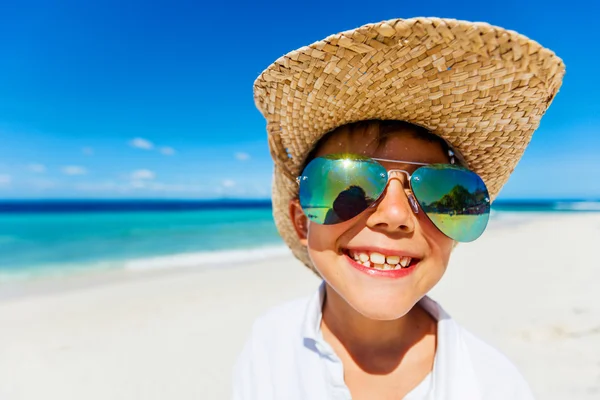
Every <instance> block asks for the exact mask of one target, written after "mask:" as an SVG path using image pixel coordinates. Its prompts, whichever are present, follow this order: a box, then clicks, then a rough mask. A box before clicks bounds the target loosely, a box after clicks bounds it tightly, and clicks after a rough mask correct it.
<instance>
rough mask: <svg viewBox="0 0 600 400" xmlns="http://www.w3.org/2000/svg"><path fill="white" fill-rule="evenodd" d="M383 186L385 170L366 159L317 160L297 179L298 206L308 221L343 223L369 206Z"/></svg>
mask: <svg viewBox="0 0 600 400" xmlns="http://www.w3.org/2000/svg"><path fill="white" fill-rule="evenodd" d="M386 183H387V171H386V169H385V168H384V167H383V166H382V165H381V164H379V163H378V162H377V161H374V160H372V159H370V158H366V157H362V156H359V155H354V154H330V155H327V156H325V157H318V158H315V159H314V160H312V161H311V162H310V163H309V164H308V165H307V166H306V168H305V169H304V171H303V173H302V176H301V177H300V193H299V199H300V205H301V207H302V210H303V211H304V213H305V214H306V215H307V216H308V218H309V219H310V220H311V221H314V222H317V223H320V224H326V225H331V224H336V223H339V222H344V221H347V220H349V219H351V218H354V217H355V216H357V215H358V214H360V213H361V212H363V211H364V210H366V209H367V208H368V207H369V206H370V205H371V204H373V202H374V201H375V200H376V199H377V198H378V197H379V196H380V195H381V193H382V192H383V190H384V188H385V185H386Z"/></svg>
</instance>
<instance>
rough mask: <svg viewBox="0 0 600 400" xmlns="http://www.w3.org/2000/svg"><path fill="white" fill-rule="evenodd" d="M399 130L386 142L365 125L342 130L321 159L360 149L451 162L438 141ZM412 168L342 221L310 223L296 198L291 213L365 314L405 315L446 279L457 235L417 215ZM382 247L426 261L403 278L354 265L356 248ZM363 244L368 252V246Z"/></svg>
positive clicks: (330, 277)
mask: <svg viewBox="0 0 600 400" xmlns="http://www.w3.org/2000/svg"><path fill="white" fill-rule="evenodd" d="M408 129H410V128H407V129H405V130H401V131H397V132H393V133H392V134H390V135H388V136H387V140H386V141H385V145H382V146H378V144H377V140H376V137H373V136H370V135H369V134H367V133H365V132H364V131H361V132H348V131H340V132H337V133H334V134H332V135H331V136H330V137H328V138H327V139H325V141H324V142H323V143H322V144H321V145H320V147H319V149H318V152H317V153H316V155H315V156H316V157H320V156H324V155H326V154H331V153H341V152H348V153H355V154H362V155H367V156H370V157H375V158H383V159H391V160H402V161H416V162H425V163H448V162H449V159H448V155H447V154H445V153H444V151H443V149H442V148H441V146H440V145H439V144H438V143H432V142H428V141H425V140H423V139H420V138H418V137H417V136H416V132H414V131H412V130H408ZM382 164H383V165H384V166H385V167H386V168H387V169H388V170H391V169H404V170H407V171H408V172H411V173H412V171H414V170H415V169H416V168H417V166H415V165H410V164H398V163H385V162H382ZM405 181H406V176H405V175H404V174H394V175H393V178H392V179H390V181H389V183H388V186H387V188H386V191H385V192H384V194H383V197H382V198H381V200H380V201H379V202H378V203H377V205H376V206H374V207H372V208H369V209H368V210H366V211H364V212H363V213H361V214H359V215H358V216H356V217H355V218H353V219H351V220H349V221H346V222H342V223H339V224H335V225H320V224H316V223H312V222H310V221H309V220H308V219H307V218H306V216H305V215H304V214H303V213H302V210H301V208H300V206H299V204H298V202H297V200H296V201H292V203H291V204H290V213H291V217H292V220H293V222H294V225H295V227H296V231H297V233H298V235H299V237H300V239H301V241H302V243H303V244H305V245H307V246H308V254H309V256H310V258H311V260H312V262H313V264H314V265H315V267H316V268H317V270H318V271H319V273H320V274H321V276H322V277H323V279H325V281H326V282H327V283H328V284H329V285H330V286H331V287H332V288H333V289H334V290H335V292H336V293H337V294H338V295H339V296H340V297H341V298H343V299H344V300H345V301H346V302H347V303H348V304H349V305H350V306H351V307H352V308H354V309H355V310H356V311H358V312H359V313H361V314H362V315H364V316H365V317H368V318H371V319H377V320H392V319H397V318H400V317H402V316H404V315H405V314H406V313H408V311H410V309H411V308H412V307H413V306H414V305H415V304H416V302H417V301H419V300H420V299H421V298H422V297H423V296H424V295H425V294H427V292H428V291H429V290H430V289H431V288H433V286H435V284H436V283H437V282H438V281H439V280H440V279H441V277H442V275H443V274H444V272H445V270H446V266H447V265H448V259H449V257H450V253H451V251H452V247H453V240H452V239H450V238H448V237H447V236H445V235H444V234H443V233H441V232H440V231H439V230H438V229H437V228H436V227H435V226H434V225H433V223H432V222H431V221H430V220H429V219H428V218H427V216H425V215H424V213H423V211H422V210H419V213H418V214H415V213H414V212H413V211H412V209H411V207H410V204H409V201H408V197H407V192H406V190H407V189H408V185H407V182H405ZM373 247H376V248H380V249H382V250H383V251H381V253H383V254H384V255H386V253H388V254H391V253H392V252H402V253H408V254H413V255H416V256H417V258H418V260H419V261H418V263H417V264H416V265H415V266H413V267H411V268H410V269H411V272H410V273H409V274H407V275H405V276H402V277H396V278H390V277H384V276H373V275H372V274H368V273H365V272H363V271H361V270H360V269H357V268H356V267H354V266H353V265H352V261H351V260H350V258H349V257H348V253H349V249H352V250H353V251H354V252H357V251H358V252H362V253H371V251H369V250H368V249H369V248H373ZM361 249H363V250H361Z"/></svg>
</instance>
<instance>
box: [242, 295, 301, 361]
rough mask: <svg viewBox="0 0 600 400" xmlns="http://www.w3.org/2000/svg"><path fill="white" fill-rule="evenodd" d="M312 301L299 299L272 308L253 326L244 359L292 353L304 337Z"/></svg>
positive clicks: (243, 354) (257, 319) (243, 353)
mask: <svg viewBox="0 0 600 400" xmlns="http://www.w3.org/2000/svg"><path fill="white" fill-rule="evenodd" d="M308 302H309V298H308V297H307V298H304V297H303V298H299V299H295V300H292V301H288V302H286V303H283V304H280V305H277V306H275V307H272V308H270V309H269V310H267V311H266V312H265V313H263V314H262V315H260V316H259V317H258V318H256V320H255V321H254V323H253V324H252V329H251V331H250V334H249V336H248V337H247V339H246V344H245V349H244V351H243V352H242V356H241V358H242V359H243V358H254V357H255V356H258V357H259V358H260V359H265V358H266V359H268V358H269V354H272V355H278V356H282V355H283V354H284V353H286V352H289V351H291V350H292V347H293V345H294V344H295V343H297V342H298V341H299V338H300V337H301V335H302V324H303V321H304V316H305V314H306V309H307V306H308ZM244 356H245V357H244Z"/></svg>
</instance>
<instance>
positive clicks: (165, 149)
mask: <svg viewBox="0 0 600 400" xmlns="http://www.w3.org/2000/svg"><path fill="white" fill-rule="evenodd" d="M160 152H161V153H163V154H164V155H165V156H172V155H173V154H175V149H174V148H172V147H163V148H161V149H160Z"/></svg>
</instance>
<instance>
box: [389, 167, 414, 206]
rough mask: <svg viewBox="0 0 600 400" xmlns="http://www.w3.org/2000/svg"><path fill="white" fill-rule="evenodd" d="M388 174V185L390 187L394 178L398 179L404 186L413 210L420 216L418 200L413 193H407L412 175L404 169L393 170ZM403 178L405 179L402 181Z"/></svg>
mask: <svg viewBox="0 0 600 400" xmlns="http://www.w3.org/2000/svg"><path fill="white" fill-rule="evenodd" d="M387 174H388V181H387V185H389V184H390V182H391V180H392V179H394V178H395V179H397V180H398V181H400V183H401V184H402V187H403V188H404V189H405V190H404V194H405V195H406V197H407V198H408V202H409V204H410V207H411V208H412V210H413V212H414V213H415V214H418V213H419V205H418V203H417V199H415V196H414V195H413V194H412V193H406V189H407V188H409V187H410V183H409V182H410V177H411V174H410V173H409V172H408V171H405V170H403V169H392V170H389V171H387ZM402 178H404V179H402Z"/></svg>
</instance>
